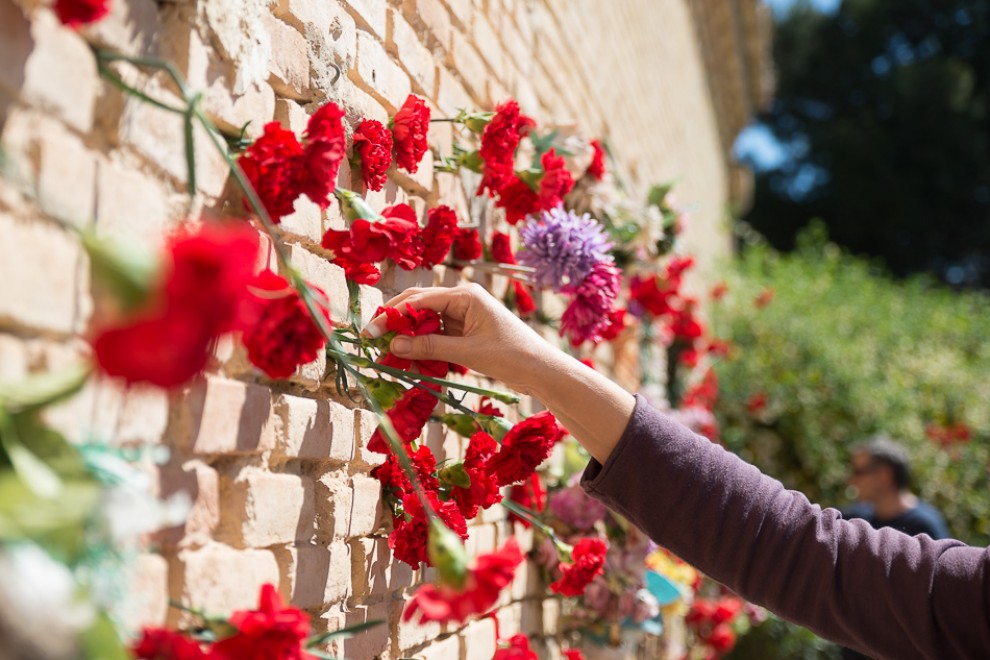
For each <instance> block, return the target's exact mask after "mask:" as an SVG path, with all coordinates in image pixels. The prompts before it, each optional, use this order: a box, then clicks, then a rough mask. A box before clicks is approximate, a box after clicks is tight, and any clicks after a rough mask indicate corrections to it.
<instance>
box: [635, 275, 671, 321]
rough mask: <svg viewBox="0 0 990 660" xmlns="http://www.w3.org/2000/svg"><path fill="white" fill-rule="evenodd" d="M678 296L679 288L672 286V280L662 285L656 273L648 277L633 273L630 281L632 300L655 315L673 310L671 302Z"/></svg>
mask: <svg viewBox="0 0 990 660" xmlns="http://www.w3.org/2000/svg"><path fill="white" fill-rule="evenodd" d="M676 296H677V289H676V288H672V287H671V283H670V281H667V282H666V283H664V285H661V284H660V280H659V278H658V277H657V276H656V275H650V276H648V277H640V276H639V275H633V276H632V279H631V280H630V281H629V298H630V300H632V301H634V302H635V303H636V304H637V305H639V307H640V308H641V309H642V310H643V311H645V312H649V313H650V314H652V315H653V316H663V315H664V314H667V313H668V312H671V311H673V307H672V306H671V302H672V301H673V300H674V298H675V297H676Z"/></svg>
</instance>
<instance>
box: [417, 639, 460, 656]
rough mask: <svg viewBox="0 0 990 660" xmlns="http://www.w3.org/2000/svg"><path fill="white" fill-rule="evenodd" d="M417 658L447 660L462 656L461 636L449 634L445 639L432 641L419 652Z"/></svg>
mask: <svg viewBox="0 0 990 660" xmlns="http://www.w3.org/2000/svg"><path fill="white" fill-rule="evenodd" d="M413 657H415V658H422V660H447V659H448V658H460V657H461V638H460V637H458V636H457V635H449V636H447V637H444V638H443V639H440V640H437V641H434V642H431V643H430V645H429V646H427V647H426V648H425V649H423V650H422V651H420V652H419V653H417V654H416V655H415V656H413Z"/></svg>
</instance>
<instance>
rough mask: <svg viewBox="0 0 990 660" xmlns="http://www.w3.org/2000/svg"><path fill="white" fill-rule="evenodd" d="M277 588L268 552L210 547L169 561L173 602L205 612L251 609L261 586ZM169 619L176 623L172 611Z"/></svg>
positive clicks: (185, 552) (274, 564)
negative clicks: (274, 585) (269, 584)
mask: <svg viewBox="0 0 990 660" xmlns="http://www.w3.org/2000/svg"><path fill="white" fill-rule="evenodd" d="M266 582H267V583H271V584H276V585H277V584H278V583H279V570H278V563H277V562H276V561H275V555H273V554H272V553H271V552H270V551H268V550H235V549H234V548H231V547H230V546H227V545H223V544H222V543H211V544H210V545H207V546H205V547H202V548H198V549H196V550H183V551H180V552H179V553H178V554H177V555H175V556H174V557H171V558H170V560H169V587H170V594H171V597H172V599H173V600H177V601H178V602H180V603H182V604H184V605H186V606H189V607H197V608H202V609H203V610H205V611H207V612H217V613H229V612H231V611H233V610H245V609H255V608H257V606H258V593H259V592H260V590H261V585H263V584H265V583H266ZM169 616H170V617H173V619H172V621H173V622H174V621H175V620H176V619H178V613H177V612H176V610H174V609H173V610H171V611H170V613H169Z"/></svg>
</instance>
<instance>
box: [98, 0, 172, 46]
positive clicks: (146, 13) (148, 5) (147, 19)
mask: <svg viewBox="0 0 990 660" xmlns="http://www.w3.org/2000/svg"><path fill="white" fill-rule="evenodd" d="M161 31H162V26H161V23H160V22H159V21H158V5H157V3H156V2H155V1H154V0H128V1H127V2H114V3H111V4H110V13H109V14H107V15H106V16H105V17H104V18H102V19H101V20H99V21H97V22H95V23H92V24H91V25H89V26H87V29H86V38H87V39H89V40H91V41H92V42H93V43H96V44H99V45H101V46H104V47H107V48H112V49H114V50H116V51H117V52H120V53H141V54H144V53H147V52H148V51H149V50H150V49H151V48H152V46H153V44H154V42H155V39H156V37H158V35H159V34H160V33H161Z"/></svg>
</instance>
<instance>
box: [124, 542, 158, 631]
mask: <svg viewBox="0 0 990 660" xmlns="http://www.w3.org/2000/svg"><path fill="white" fill-rule="evenodd" d="M124 600H125V602H126V603H127V607H126V608H120V610H121V611H120V612H119V613H118V614H119V615H120V616H121V617H122V621H121V623H122V624H123V626H124V629H125V630H134V631H136V630H140V629H141V628H142V627H144V626H150V627H161V626H163V625H165V617H166V615H167V614H168V562H167V561H166V560H165V558H164V557H162V556H161V555H153V554H148V553H142V554H140V555H138V556H137V557H135V558H134V560H133V561H132V562H131V563H130V565H129V566H128V568H127V596H126V598H125V599H124Z"/></svg>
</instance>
